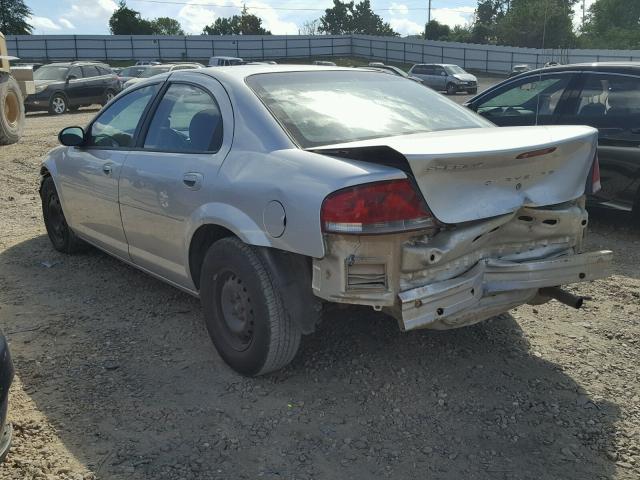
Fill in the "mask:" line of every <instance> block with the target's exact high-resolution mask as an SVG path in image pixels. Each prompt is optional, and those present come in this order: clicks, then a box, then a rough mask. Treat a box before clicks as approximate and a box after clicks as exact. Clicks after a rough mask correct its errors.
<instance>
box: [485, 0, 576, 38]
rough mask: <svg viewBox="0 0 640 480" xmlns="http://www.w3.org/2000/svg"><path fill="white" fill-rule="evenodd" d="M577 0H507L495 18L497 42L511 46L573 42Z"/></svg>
mask: <svg viewBox="0 0 640 480" xmlns="http://www.w3.org/2000/svg"><path fill="white" fill-rule="evenodd" d="M576 2H577V0H511V2H510V5H509V8H508V10H507V11H506V13H504V15H503V16H502V17H501V18H500V19H499V20H498V23H497V27H496V34H497V35H496V36H497V43H499V44H502V45H511V46H515V47H531V48H567V47H571V46H573V45H574V44H575V35H574V33H573V5H574V4H575V3H576Z"/></svg>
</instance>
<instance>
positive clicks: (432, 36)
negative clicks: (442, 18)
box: [423, 20, 451, 40]
mask: <svg viewBox="0 0 640 480" xmlns="http://www.w3.org/2000/svg"><path fill="white" fill-rule="evenodd" d="M423 36H424V38H425V39H426V40H449V39H450V36H451V27H449V25H446V24H444V23H440V22H438V21H437V20H431V21H430V22H429V23H427V25H426V26H425V29H424V35H423Z"/></svg>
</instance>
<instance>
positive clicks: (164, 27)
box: [0, 0, 184, 35]
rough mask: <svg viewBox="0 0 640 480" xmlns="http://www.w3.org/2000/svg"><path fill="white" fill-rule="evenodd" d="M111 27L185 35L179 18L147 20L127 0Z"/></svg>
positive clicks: (122, 32)
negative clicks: (130, 6) (129, 5)
mask: <svg viewBox="0 0 640 480" xmlns="http://www.w3.org/2000/svg"><path fill="white" fill-rule="evenodd" d="M0 1H3V0H0ZM109 29H110V30H111V33H112V34H113V35H154V34H155V35H184V31H183V30H182V27H181V26H180V22H178V21H177V20H175V19H173V18H170V17H158V18H156V19H154V20H147V19H145V18H142V17H141V16H140V12H137V11H135V10H133V9H132V8H129V7H128V6H127V3H126V2H125V0H120V3H119V4H118V8H117V9H116V10H115V11H114V12H113V14H112V15H111V18H110V19H109Z"/></svg>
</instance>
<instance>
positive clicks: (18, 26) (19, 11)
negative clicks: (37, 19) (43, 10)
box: [0, 0, 33, 35]
mask: <svg viewBox="0 0 640 480" xmlns="http://www.w3.org/2000/svg"><path fill="white" fill-rule="evenodd" d="M30 16H31V9H30V8H29V7H27V5H26V4H25V3H24V0H0V32H2V33H4V34H5V35H31V32H32V31H33V27H32V26H31V25H29V22H28V20H29V17H30Z"/></svg>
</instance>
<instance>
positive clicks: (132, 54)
mask: <svg viewBox="0 0 640 480" xmlns="http://www.w3.org/2000/svg"><path fill="white" fill-rule="evenodd" d="M129 42H131V60H135V59H136V54H135V52H134V50H133V35H129Z"/></svg>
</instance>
